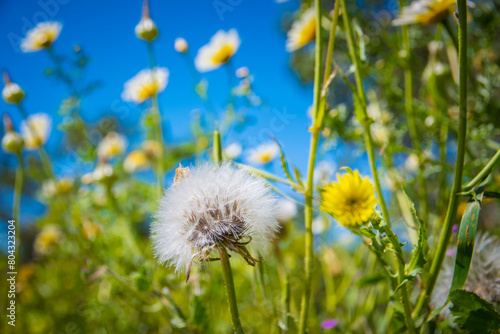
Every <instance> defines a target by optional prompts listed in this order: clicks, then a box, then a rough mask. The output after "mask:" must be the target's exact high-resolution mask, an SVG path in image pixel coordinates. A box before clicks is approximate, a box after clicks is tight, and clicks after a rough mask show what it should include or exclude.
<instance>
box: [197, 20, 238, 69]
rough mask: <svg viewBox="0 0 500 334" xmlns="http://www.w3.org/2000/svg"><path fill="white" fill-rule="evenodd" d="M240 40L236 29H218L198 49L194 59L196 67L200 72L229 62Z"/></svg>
mask: <svg viewBox="0 0 500 334" xmlns="http://www.w3.org/2000/svg"><path fill="white" fill-rule="evenodd" d="M240 42H241V41H240V37H239V35H238V32H237V31H236V29H231V30H229V31H228V32H225V31H223V30H219V31H218V32H217V33H216V34H215V35H214V36H213V37H212V38H211V39H210V42H209V43H208V44H207V45H204V46H202V47H201V48H200V50H198V54H197V55H196V58H195V60H194V64H195V66H196V69H197V70H198V71H200V72H208V71H212V70H215V69H217V68H219V67H221V66H222V65H223V64H225V63H227V62H229V60H230V59H231V57H232V56H233V55H234V54H235V53H236V51H238V48H239V47H240Z"/></svg>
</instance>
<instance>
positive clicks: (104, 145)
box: [97, 131, 127, 161]
mask: <svg viewBox="0 0 500 334" xmlns="http://www.w3.org/2000/svg"><path fill="white" fill-rule="evenodd" d="M126 146H127V139H125V137H124V136H122V135H119V134H118V133H116V132H114V131H111V132H109V133H108V134H107V135H106V137H104V139H103V140H101V142H100V143H99V145H97V156H98V157H99V159H100V160H101V161H106V160H108V159H110V158H112V157H114V156H117V155H119V154H122V153H123V151H125V147H126Z"/></svg>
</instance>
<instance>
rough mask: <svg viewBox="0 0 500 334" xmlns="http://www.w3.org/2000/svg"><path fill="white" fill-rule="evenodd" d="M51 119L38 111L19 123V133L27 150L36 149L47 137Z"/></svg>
mask: <svg viewBox="0 0 500 334" xmlns="http://www.w3.org/2000/svg"><path fill="white" fill-rule="evenodd" d="M51 128H52V119H51V118H50V116H49V115H47V114H43V113H38V114H33V115H31V116H29V117H28V119H27V120H26V121H23V122H22V123H21V135H22V137H23V139H24V144H25V147H26V149H27V150H36V149H37V148H39V147H40V146H42V145H43V144H45V143H46V142H47V139H49V134H50V130H51Z"/></svg>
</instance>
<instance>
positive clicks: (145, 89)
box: [122, 67, 169, 103]
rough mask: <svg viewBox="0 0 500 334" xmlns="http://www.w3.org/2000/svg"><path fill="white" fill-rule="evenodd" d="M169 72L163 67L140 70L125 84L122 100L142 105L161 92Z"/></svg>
mask: <svg viewBox="0 0 500 334" xmlns="http://www.w3.org/2000/svg"><path fill="white" fill-rule="evenodd" d="M168 75H169V72H168V70H167V69H166V68H164V67H159V68H154V69H153V70H142V71H140V72H139V73H137V75H136V76H135V77H133V78H132V79H130V80H129V81H127V82H126V83H125V86H124V89H123V93H122V99H124V100H125V101H131V102H135V103H142V102H144V101H146V100H147V99H150V98H152V97H153V96H155V95H156V94H158V93H161V92H163V90H164V89H165V87H166V86H167V82H168Z"/></svg>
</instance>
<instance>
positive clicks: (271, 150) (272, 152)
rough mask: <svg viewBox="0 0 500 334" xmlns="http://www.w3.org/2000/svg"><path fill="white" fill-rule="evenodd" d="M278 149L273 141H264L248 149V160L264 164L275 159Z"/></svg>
mask: <svg viewBox="0 0 500 334" xmlns="http://www.w3.org/2000/svg"><path fill="white" fill-rule="evenodd" d="M279 153H280V150H279V147H278V145H276V143H274V142H269V143H264V144H261V145H259V146H257V147H256V148H254V149H252V150H250V153H249V155H248V160H249V161H250V162H252V163H254V164H257V165H266V164H268V163H270V162H271V161H273V160H274V159H276V157H277V156H278V155H279Z"/></svg>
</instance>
